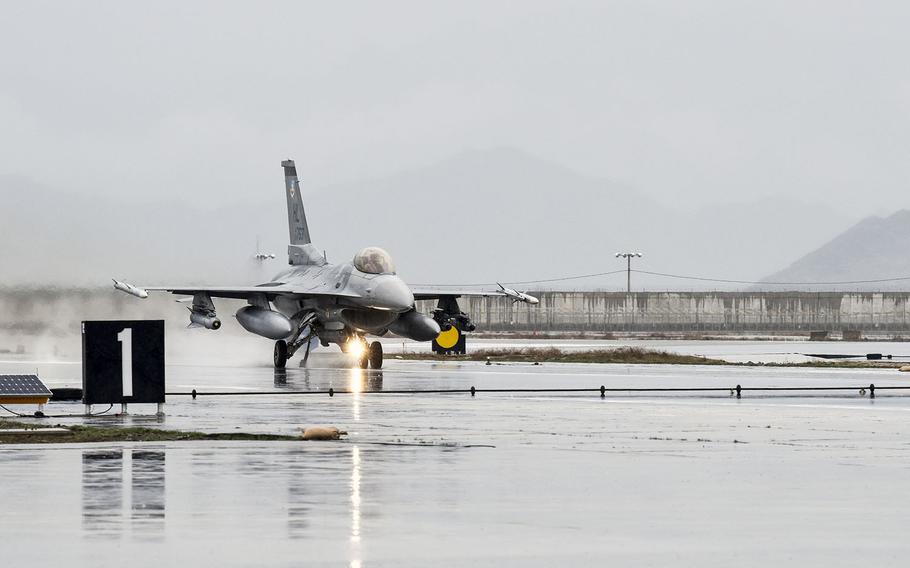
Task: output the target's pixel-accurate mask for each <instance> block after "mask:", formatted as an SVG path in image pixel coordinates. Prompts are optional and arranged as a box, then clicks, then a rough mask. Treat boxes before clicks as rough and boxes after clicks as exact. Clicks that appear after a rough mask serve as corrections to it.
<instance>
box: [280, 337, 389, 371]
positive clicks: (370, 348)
mask: <svg viewBox="0 0 910 568" xmlns="http://www.w3.org/2000/svg"><path fill="white" fill-rule="evenodd" d="M363 343H364V349H363V351H362V352H361V354H360V359H359V360H358V364H359V365H360V368H361V369H367V368H373V369H381V368H382V343H380V342H378V341H374V342H372V343H367V342H366V340H364V342H363ZM289 356H290V355H289V354H288V344H287V341H284V340H283V339H279V340H278V341H276V342H275V352H274V356H273V359H272V360H273V362H274V363H275V368H276V369H284V367H285V366H286V365H287V363H288V357H289Z"/></svg>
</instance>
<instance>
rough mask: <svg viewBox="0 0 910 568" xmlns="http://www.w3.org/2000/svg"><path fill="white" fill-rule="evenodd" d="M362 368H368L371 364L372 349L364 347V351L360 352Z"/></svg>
mask: <svg viewBox="0 0 910 568" xmlns="http://www.w3.org/2000/svg"><path fill="white" fill-rule="evenodd" d="M359 363H360V368H361V369H366V368H367V367H369V366H370V350H369V349H364V350H363V353H361V354H360V361H359Z"/></svg>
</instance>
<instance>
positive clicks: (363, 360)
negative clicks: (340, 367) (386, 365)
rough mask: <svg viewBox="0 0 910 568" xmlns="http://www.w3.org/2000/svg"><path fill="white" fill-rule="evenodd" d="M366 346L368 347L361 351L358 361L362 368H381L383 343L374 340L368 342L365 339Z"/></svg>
mask: <svg viewBox="0 0 910 568" xmlns="http://www.w3.org/2000/svg"><path fill="white" fill-rule="evenodd" d="M364 346H365V347H366V348H365V349H364V350H363V351H362V352H361V353H360V359H359V360H358V363H359V364H360V368H361V369H366V368H373V369H381V368H382V343H380V342H378V341H374V342H372V343H367V342H366V340H364Z"/></svg>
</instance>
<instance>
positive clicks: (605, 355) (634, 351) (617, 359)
mask: <svg viewBox="0 0 910 568" xmlns="http://www.w3.org/2000/svg"><path fill="white" fill-rule="evenodd" d="M395 357H396V358H400V359H405V360H414V361H428V360H429V361H490V362H491V363H606V364H610V363H619V364H626V365H629V364H631V365H729V366H734V367H820V368H830V369H869V368H886V369H896V368H899V367H901V366H902V365H903V364H906V363H903V364H902V363H900V362H893V361H843V360H839V361H804V362H800V363H754V362H751V361H749V362H747V363H732V362H729V361H724V360H722V359H711V358H709V357H701V356H698V355H680V354H678V353H670V352H668V351H659V350H654V349H643V348H641V347H618V348H615V349H592V350H587V351H563V350H561V349H558V348H556V347H525V348H521V349H478V350H477V351H473V352H471V353H468V354H467V355H437V354H435V353H402V354H396V355H395Z"/></svg>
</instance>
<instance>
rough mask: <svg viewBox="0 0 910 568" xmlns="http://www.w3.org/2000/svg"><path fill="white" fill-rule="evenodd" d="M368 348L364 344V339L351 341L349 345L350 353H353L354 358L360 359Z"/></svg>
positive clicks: (348, 350)
mask: <svg viewBox="0 0 910 568" xmlns="http://www.w3.org/2000/svg"><path fill="white" fill-rule="evenodd" d="M365 350H366V347H365V346H364V345H363V342H362V341H357V340H356V339H354V340H352V341H349V342H348V345H347V353H348V355H353V356H354V358H356V359H360V357H361V356H362V355H363V352H364V351H365Z"/></svg>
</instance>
